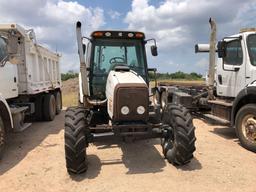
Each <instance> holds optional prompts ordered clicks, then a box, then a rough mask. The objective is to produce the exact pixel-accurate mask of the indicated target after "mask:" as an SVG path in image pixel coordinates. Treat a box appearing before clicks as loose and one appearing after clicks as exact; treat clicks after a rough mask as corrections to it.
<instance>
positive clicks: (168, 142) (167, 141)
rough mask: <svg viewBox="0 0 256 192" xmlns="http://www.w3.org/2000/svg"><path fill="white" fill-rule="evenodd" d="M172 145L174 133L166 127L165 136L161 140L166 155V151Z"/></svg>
mask: <svg viewBox="0 0 256 192" xmlns="http://www.w3.org/2000/svg"><path fill="white" fill-rule="evenodd" d="M173 146H174V133H173V131H171V130H169V129H167V136H166V137H165V138H164V141H163V145H162V147H163V152H164V154H165V155H166V153H167V151H168V150H170V149H172V148H173Z"/></svg>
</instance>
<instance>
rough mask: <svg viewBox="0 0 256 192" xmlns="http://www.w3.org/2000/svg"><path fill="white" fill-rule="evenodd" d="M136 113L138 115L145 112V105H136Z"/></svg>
mask: <svg viewBox="0 0 256 192" xmlns="http://www.w3.org/2000/svg"><path fill="white" fill-rule="evenodd" d="M137 113H138V114H140V115H142V114H143V113H145V107H143V106H139V107H137Z"/></svg>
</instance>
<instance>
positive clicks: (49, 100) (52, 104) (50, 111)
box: [43, 93, 56, 121]
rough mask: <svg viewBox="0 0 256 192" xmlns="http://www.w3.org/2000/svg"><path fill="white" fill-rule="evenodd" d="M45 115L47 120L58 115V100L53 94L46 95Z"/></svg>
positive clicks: (44, 103) (51, 119)
mask: <svg viewBox="0 0 256 192" xmlns="http://www.w3.org/2000/svg"><path fill="white" fill-rule="evenodd" d="M43 107H44V108H43V115H44V120H45V121H53V120H54V118H55V115H56V100H55V97H54V95H53V94H50V93H48V94H46V95H44V101H43Z"/></svg>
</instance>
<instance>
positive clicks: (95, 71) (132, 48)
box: [90, 39, 146, 98]
mask: <svg viewBox="0 0 256 192" xmlns="http://www.w3.org/2000/svg"><path fill="white" fill-rule="evenodd" d="M93 45H94V46H93V48H92V59H91V73H90V74H91V75H90V78H91V83H92V84H91V93H92V94H91V95H94V96H96V95H97V98H104V95H105V86H106V81H107V76H108V73H109V72H110V71H111V70H114V69H115V67H117V66H127V67H129V68H130V69H131V70H133V71H135V72H136V73H138V74H139V75H140V76H142V78H144V79H145V81H146V67H145V65H146V64H145V60H144V54H143V51H144V50H143V43H142V41H141V40H124V39H120V40H113V39H97V40H94V42H93Z"/></svg>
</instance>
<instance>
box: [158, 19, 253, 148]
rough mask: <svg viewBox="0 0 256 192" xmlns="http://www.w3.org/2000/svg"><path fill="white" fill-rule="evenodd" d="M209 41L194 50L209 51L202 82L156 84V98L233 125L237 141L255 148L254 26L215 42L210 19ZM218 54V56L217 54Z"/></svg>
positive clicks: (212, 22)
mask: <svg viewBox="0 0 256 192" xmlns="http://www.w3.org/2000/svg"><path fill="white" fill-rule="evenodd" d="M209 22H210V26H211V35H210V43H208V44H197V45H196V46H195V52H196V53H200V52H201V53H204V52H206V53H209V70H208V77H207V82H206V85H203V86H187V87H185V86H180V87H177V86H158V97H157V98H158V100H157V101H158V102H159V103H160V104H161V106H162V107H164V106H165V104H166V103H176V104H182V105H184V106H186V107H187V108H189V109H190V111H192V112H194V113H195V114H198V115H200V116H202V117H204V118H205V120H207V121H208V122H210V121H211V122H214V123H218V124H222V125H228V126H230V127H232V128H235V131H236V134H237V136H238V138H239V141H240V143H241V145H242V146H243V147H244V148H246V149H248V150H250V151H253V152H256V28H246V29H242V30H241V31H240V32H239V33H238V34H235V35H231V36H228V37H224V38H223V39H222V40H220V41H218V42H216V31H217V26H216V23H215V21H214V20H213V19H210V20H209ZM217 56H218V58H217Z"/></svg>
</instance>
